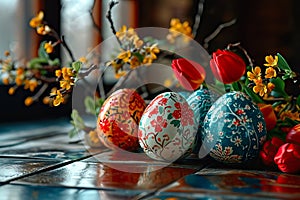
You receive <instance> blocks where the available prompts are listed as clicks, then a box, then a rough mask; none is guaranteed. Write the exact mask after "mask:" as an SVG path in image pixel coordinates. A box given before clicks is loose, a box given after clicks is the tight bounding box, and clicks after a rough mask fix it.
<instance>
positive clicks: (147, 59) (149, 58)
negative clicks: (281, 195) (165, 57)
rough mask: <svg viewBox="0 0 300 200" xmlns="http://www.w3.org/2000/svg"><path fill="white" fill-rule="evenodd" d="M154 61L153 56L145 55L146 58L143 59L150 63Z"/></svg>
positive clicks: (145, 62)
mask: <svg viewBox="0 0 300 200" xmlns="http://www.w3.org/2000/svg"><path fill="white" fill-rule="evenodd" d="M152 62H153V59H152V58H151V56H145V58H144V60H143V64H145V65H150V64H151V63H152Z"/></svg>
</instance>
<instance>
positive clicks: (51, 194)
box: [0, 185, 138, 200]
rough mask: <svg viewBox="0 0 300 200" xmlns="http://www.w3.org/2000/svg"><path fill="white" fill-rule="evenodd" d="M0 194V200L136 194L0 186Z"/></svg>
mask: <svg viewBox="0 0 300 200" xmlns="http://www.w3.org/2000/svg"><path fill="white" fill-rule="evenodd" d="M0 194H1V200H12V199H13V200H27V199H28V200H32V199H39V200H49V199H55V200H69V199H70V200H73V199H78V200H86V199H88V200H102V199H103V200H123V199H124V200H127V199H132V198H133V197H134V196H136V195H137V194H138V193H137V192H134V191H110V190H93V189H76V188H63V187H43V186H26V185H3V186H0Z"/></svg>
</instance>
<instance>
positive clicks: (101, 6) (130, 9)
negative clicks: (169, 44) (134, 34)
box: [0, 0, 300, 123]
mask: <svg viewBox="0 0 300 200" xmlns="http://www.w3.org/2000/svg"><path fill="white" fill-rule="evenodd" d="M199 1H201V2H204V9H203V13H202V18H201V24H200V29H199V30H200V31H199V33H198V34H197V35H196V38H195V39H196V40H197V41H198V42H199V43H200V44H203V41H204V39H205V38H206V37H207V36H208V35H210V34H211V33H212V32H213V31H214V30H215V29H216V28H217V27H218V26H219V25H220V24H222V23H225V22H228V21H230V20H232V19H236V20H237V21H236V23H235V24H234V25H232V26H230V27H227V28H225V29H223V30H222V32H221V33H220V34H219V35H218V36H217V37H216V38H214V39H213V40H212V41H211V42H210V45H209V47H208V49H207V50H208V52H209V53H212V52H213V51H215V50H216V49H218V48H220V49H223V48H225V47H226V46H227V44H229V43H236V42H240V43H241V44H242V46H243V47H244V48H245V49H246V50H247V51H248V53H249V55H250V56H251V57H252V58H253V59H254V61H255V63H257V64H258V65H262V64H263V63H264V57H265V56H266V55H270V54H275V53H277V52H279V53H281V54H282V55H283V56H284V57H285V58H286V59H287V60H288V62H289V64H290V66H291V67H292V68H293V69H294V70H295V71H298V72H299V71H300V68H299V64H300V59H299V57H298V55H297V53H298V52H300V42H299V41H300V12H299V11H300V1H297V0H285V1H280V0H260V1H239V0H209V1H208V0H207V1H204V0H119V2H120V4H119V6H117V7H116V8H114V9H113V13H112V16H113V19H114V21H115V22H116V23H115V26H116V28H117V29H119V28H120V27H121V26H122V25H127V26H130V27H134V28H137V27H151V26H153V27H164V28H168V27H169V22H170V19H171V18H179V19H181V20H182V21H183V20H187V21H189V22H190V24H191V25H193V23H194V16H195V13H196V12H197V8H198V3H199ZM108 2H109V0H42V1H41V0H0V33H1V39H0V53H1V54H2V55H1V57H0V58H2V57H3V53H4V52H5V51H6V50H9V51H11V52H13V54H14V57H15V58H17V59H18V60H23V61H26V60H29V59H31V58H33V57H35V56H37V49H38V47H39V43H40V42H41V41H42V40H45V37H43V36H39V35H37V34H36V32H35V30H34V29H32V28H30V27H29V21H30V19H31V18H32V17H33V16H35V15H36V14H37V13H38V11H39V10H43V11H44V13H45V20H46V21H47V22H48V23H49V25H50V26H51V27H53V28H55V29H56V30H57V32H58V33H59V34H63V35H64V36H65V38H66V41H67V42H68V44H69V45H70V48H71V49H72V51H73V53H74V56H75V57H76V58H79V57H82V56H85V55H87V54H88V53H89V52H90V51H91V50H92V49H93V48H94V47H95V46H97V45H98V44H99V43H100V42H101V41H102V40H105V39H106V38H108V37H110V36H111V34H112V33H111V30H110V28H109V25H108V22H107V20H106V18H105V14H106V11H107V5H108ZM91 15H92V16H93V18H92V17H91ZM93 20H94V21H93ZM95 24H96V25H97V26H98V27H100V28H101V32H102V34H101V35H100V34H99V31H98V30H97V27H95V26H94V25H95ZM2 52H3V53H2ZM53 56H55V57H59V58H60V59H61V60H62V62H63V63H64V62H67V61H68V60H69V58H68V56H67V54H66V52H64V51H63V50H62V49H61V50H59V49H58V50H56V51H55V52H54V55H53ZM9 87H10V86H9V85H8V86H7V85H3V84H2V83H0V123H4V122H11V121H25V120H37V119H54V118H58V117H67V116H69V115H70V112H71V108H72V104H71V101H69V102H68V103H67V104H65V105H63V106H59V107H55V108H53V107H51V108H49V106H47V105H44V104H43V103H42V102H38V103H34V104H33V105H31V106H29V107H26V106H24V99H25V98H26V97H27V96H28V95H29V94H28V91H21V89H20V90H18V91H16V93H15V94H14V95H13V96H10V95H8V93H7V91H8V89H9Z"/></svg>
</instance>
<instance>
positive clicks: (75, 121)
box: [71, 109, 86, 131]
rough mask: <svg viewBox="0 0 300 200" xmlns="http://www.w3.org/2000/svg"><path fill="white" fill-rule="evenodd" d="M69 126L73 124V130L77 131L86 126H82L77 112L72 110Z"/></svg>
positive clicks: (82, 123) (81, 120) (82, 122)
mask: <svg viewBox="0 0 300 200" xmlns="http://www.w3.org/2000/svg"><path fill="white" fill-rule="evenodd" d="M71 119H72V120H71V124H73V126H74V128H75V129H76V130H77V131H78V130H83V129H84V128H85V127H86V126H85V124H84V121H83V119H82V118H81V117H80V116H79V113H78V111H77V110H75V109H73V110H72V113H71Z"/></svg>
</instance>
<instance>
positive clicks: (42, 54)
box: [38, 41, 49, 60]
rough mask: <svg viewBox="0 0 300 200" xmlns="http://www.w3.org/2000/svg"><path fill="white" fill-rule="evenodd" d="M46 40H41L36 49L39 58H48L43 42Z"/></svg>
mask: <svg viewBox="0 0 300 200" xmlns="http://www.w3.org/2000/svg"><path fill="white" fill-rule="evenodd" d="M46 43H47V42H46V41H43V42H41V43H40V47H39V50H38V56H39V57H40V58H45V59H47V60H48V59H49V54H48V53H47V52H46V49H45V48H44V46H45V44H46Z"/></svg>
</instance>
